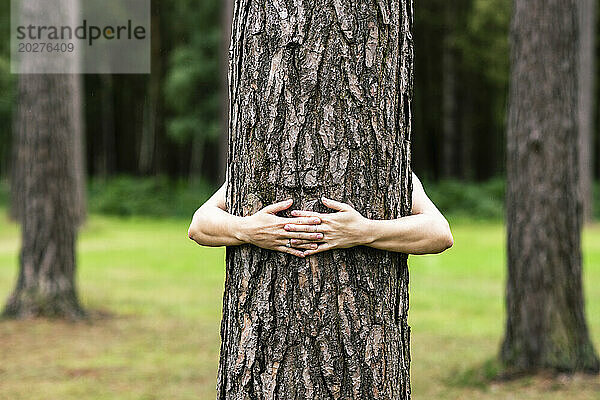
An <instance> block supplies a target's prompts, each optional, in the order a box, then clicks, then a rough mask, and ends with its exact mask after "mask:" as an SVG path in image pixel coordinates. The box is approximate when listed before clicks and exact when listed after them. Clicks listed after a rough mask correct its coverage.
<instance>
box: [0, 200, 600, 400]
mask: <svg viewBox="0 0 600 400" xmlns="http://www.w3.org/2000/svg"><path fill="white" fill-rule="evenodd" d="M0 212H2V215H4V214H5V213H4V210H3V209H0ZM187 224H188V221H187V220H156V219H154V220H153V219H117V218H108V217H103V216H96V215H94V216H92V217H91V218H90V220H89V221H88V223H87V225H86V227H85V229H84V231H83V232H82V235H81V240H80V243H79V253H78V257H79V258H78V259H79V274H78V282H79V288H80V293H81V297H82V301H83V304H84V305H85V306H86V307H87V308H89V309H93V310H101V311H102V313H100V314H99V315H98V317H96V319H95V320H94V321H93V322H92V323H78V324H69V323H64V322H56V321H1V322H0V399H10V400H19V399H24V400H36V399H44V400H48V399H50V400H54V399H57V400H69V399H173V400H180V399H181V400H183V399H212V398H214V396H215V391H214V387H215V377H216V371H217V356H218V351H219V321H220V308H221V296H222V291H223V278H224V274H223V271H224V266H223V262H224V252H223V250H222V249H206V248H201V247H198V246H196V245H194V244H193V243H192V242H191V241H189V240H188V239H187V237H186V233H187ZM452 225H453V231H454V235H455V246H454V247H453V248H452V249H451V250H450V251H448V252H446V253H445V254H443V255H441V256H426V257H411V258H410V268H411V313H410V319H411V325H412V334H413V340H412V358H413V361H412V381H413V398H414V399H416V400H419V399H422V400H430V399H474V398H477V399H532V400H533V399H536V400H537V399H565V398H569V399H570V400H579V399H581V400H583V399H585V400H589V399H600V378H597V377H596V378H589V377H582V376H578V377H575V378H572V379H567V378H563V379H560V380H558V381H557V380H550V379H547V378H543V377H540V378H535V379H530V378H528V379H522V380H519V381H516V382H511V383H509V384H487V383H482V381H481V380H480V379H479V378H478V376H479V374H480V372H479V371H480V370H482V369H483V368H481V367H482V365H484V364H486V362H488V361H489V360H491V359H492V358H493V357H494V356H495V354H496V353H497V350H498V346H499V343H500V340H501V336H502V328H503V321H504V315H503V313H504V311H503V292H504V259H505V256H504V251H503V245H504V232H503V228H502V226H501V225H500V224H498V223H472V222H471V223H470V222H460V221H457V222H456V223H453V224H452ZM18 242H19V239H18V230H17V227H16V226H14V225H12V224H9V223H8V222H7V221H6V220H5V219H4V217H1V218H0V301H2V302H3V301H4V299H5V298H6V297H7V296H8V294H9V292H10V290H11V289H12V287H13V285H14V280H15V277H16V272H17V249H18ZM585 283H586V285H585V288H586V294H587V306H588V308H587V315H588V318H589V323H590V325H591V329H592V334H593V336H594V342H595V344H596V347H597V348H598V349H600V226H598V225H596V226H594V227H592V228H589V229H587V230H586V233H585Z"/></svg>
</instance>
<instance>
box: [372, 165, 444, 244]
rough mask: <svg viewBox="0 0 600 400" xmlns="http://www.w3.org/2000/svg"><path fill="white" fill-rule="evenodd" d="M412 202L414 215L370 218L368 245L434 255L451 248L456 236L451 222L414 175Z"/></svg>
mask: <svg viewBox="0 0 600 400" xmlns="http://www.w3.org/2000/svg"><path fill="white" fill-rule="evenodd" d="M412 203H413V206H412V215H409V216H407V217H403V218H399V219H395V220H381V221H380V220H368V223H367V227H366V232H367V238H368V239H367V243H366V245H367V246H371V247H375V248H377V249H382V250H389V251H399V252H402V253H410V254H435V253H441V252H442V251H444V250H446V249H448V248H450V247H452V245H453V244H454V239H453V237H452V233H451V231H450V226H449V225H448V221H446V218H444V216H443V215H442V213H440V211H439V210H438V209H437V207H436V206H435V205H434V204H433V202H432V201H431V200H430V199H429V197H427V194H425V190H424V189H423V185H422V184H421V181H420V180H419V178H417V176H416V175H414V174H413V195H412ZM369 232H370V233H369Z"/></svg>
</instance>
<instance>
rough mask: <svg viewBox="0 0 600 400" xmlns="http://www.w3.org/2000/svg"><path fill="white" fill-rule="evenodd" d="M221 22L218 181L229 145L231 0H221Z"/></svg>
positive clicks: (225, 167)
mask: <svg viewBox="0 0 600 400" xmlns="http://www.w3.org/2000/svg"><path fill="white" fill-rule="evenodd" d="M222 4H223V9H222V11H221V12H222V14H221V15H222V18H223V20H222V22H221V29H222V31H221V64H220V65H221V68H220V71H219V72H220V77H221V136H220V137H219V182H224V181H225V174H226V171H227V152H228V147H229V77H228V71H229V45H230V44H231V20H232V18H233V0H222Z"/></svg>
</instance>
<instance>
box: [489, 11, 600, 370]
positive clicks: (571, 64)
mask: <svg viewBox="0 0 600 400" xmlns="http://www.w3.org/2000/svg"><path fill="white" fill-rule="evenodd" d="M511 39H512V54H511V57H512V72H511V90H510V94H509V116H508V148H507V152H508V153H507V154H508V159H507V174H508V193H507V209H508V216H507V222H508V283H507V291H506V299H507V313H508V318H507V323H506V336H505V339H504V344H503V346H502V353H501V355H502V359H503V360H504V362H505V363H506V364H507V366H508V367H509V368H511V369H514V370H516V371H522V372H530V371H535V370H538V369H540V368H544V369H546V368H548V369H554V370H560V371H577V370H583V371H598V369H599V364H598V358H597V356H596V354H595V351H594V349H593V346H592V343H591V342H590V338H589V334H588V329H587V326H586V321H585V313H584V302H583V289H582V267H581V244H580V233H581V220H582V219H581V205H580V202H579V197H578V190H577V185H578V180H577V178H578V169H579V164H578V142H577V54H578V52H577V51H578V44H577V42H578V30H577V2H576V1H575V0H549V1H531V0H517V1H516V2H515V9H514V15H513V23H512V33H511Z"/></svg>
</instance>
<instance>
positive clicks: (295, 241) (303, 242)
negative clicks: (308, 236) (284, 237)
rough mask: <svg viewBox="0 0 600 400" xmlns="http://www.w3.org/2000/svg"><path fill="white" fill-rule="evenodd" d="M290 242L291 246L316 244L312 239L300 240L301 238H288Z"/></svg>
mask: <svg viewBox="0 0 600 400" xmlns="http://www.w3.org/2000/svg"><path fill="white" fill-rule="evenodd" d="M290 244H291V245H292V247H299V246H304V245H306V244H317V245H318V243H315V241H314V240H302V239H290Z"/></svg>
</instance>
